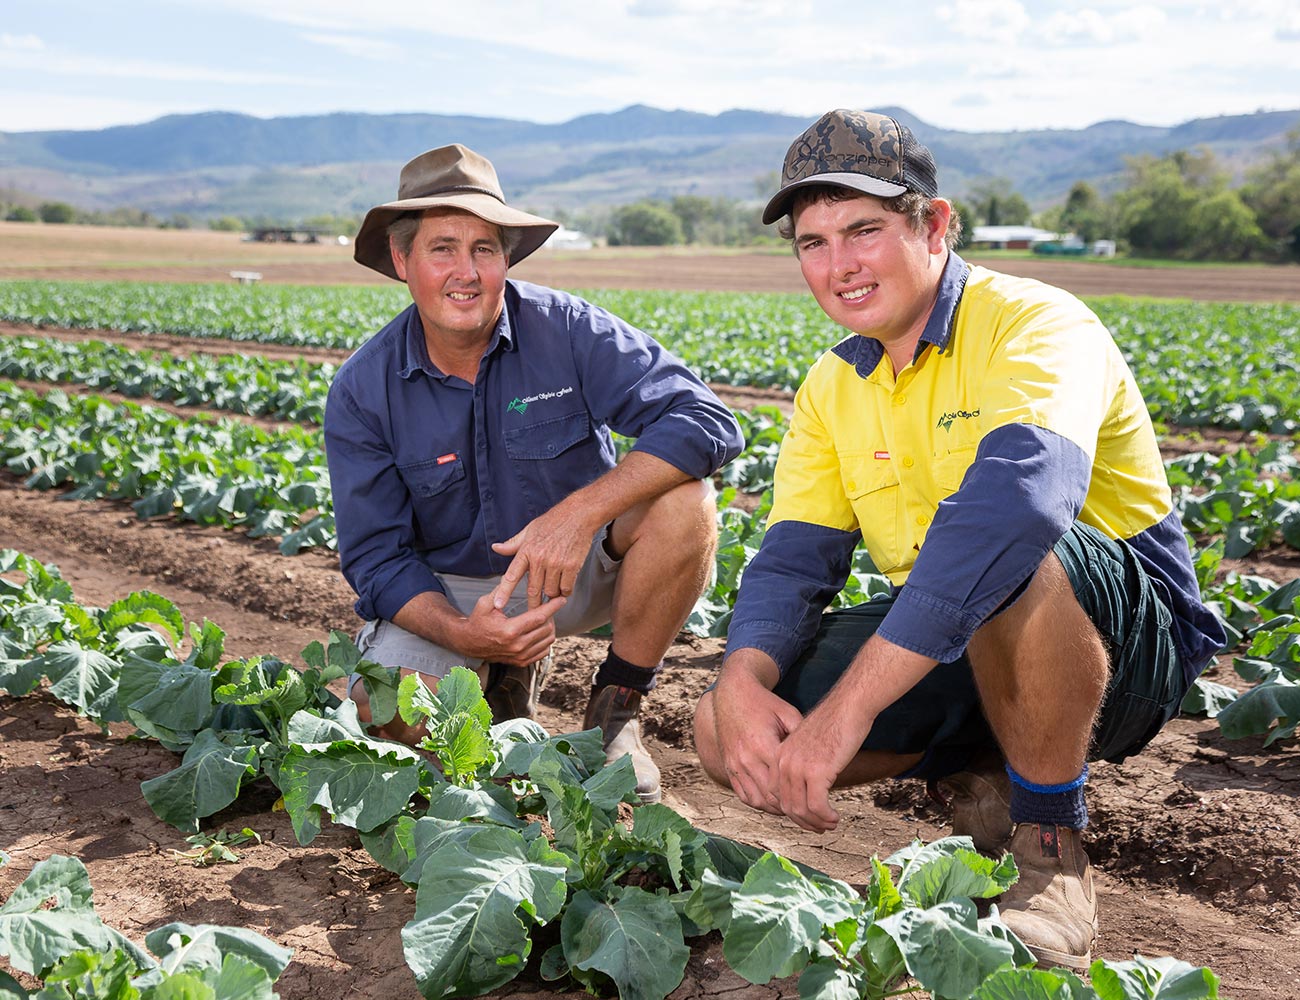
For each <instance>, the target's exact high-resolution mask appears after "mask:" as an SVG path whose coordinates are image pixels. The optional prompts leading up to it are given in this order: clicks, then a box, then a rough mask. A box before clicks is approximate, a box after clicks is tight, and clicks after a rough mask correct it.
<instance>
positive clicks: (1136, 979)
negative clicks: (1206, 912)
mask: <svg viewBox="0 0 1300 1000" xmlns="http://www.w3.org/2000/svg"><path fill="white" fill-rule="evenodd" d="M1088 976H1089V978H1090V979H1091V981H1092V988H1093V989H1094V990H1095V991H1096V992H1097V996H1098V998H1099V1000H1218V996H1219V978H1218V977H1217V976H1216V975H1215V974H1214V973H1213V972H1211V971H1210V970H1209V969H1205V968H1196V967H1194V966H1191V965H1188V964H1187V963H1186V962H1181V961H1179V960H1178V959H1175V958H1143V957H1142V956H1140V955H1138V956H1135V957H1134V959H1133V960H1132V961H1131V962H1108V961H1103V960H1099V961H1096V962H1093V963H1092V968H1091V969H1089V970H1088Z"/></svg>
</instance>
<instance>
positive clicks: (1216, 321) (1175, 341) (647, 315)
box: [0, 282, 1300, 434]
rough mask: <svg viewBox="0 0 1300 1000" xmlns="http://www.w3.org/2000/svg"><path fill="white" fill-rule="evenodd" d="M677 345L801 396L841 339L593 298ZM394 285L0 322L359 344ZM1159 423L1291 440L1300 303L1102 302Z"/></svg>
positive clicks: (81, 295) (758, 298)
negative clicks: (807, 376) (813, 368)
mask: <svg viewBox="0 0 1300 1000" xmlns="http://www.w3.org/2000/svg"><path fill="white" fill-rule="evenodd" d="M584 294H585V295H586V296H587V297H588V298H590V299H591V300H592V301H594V302H596V303H598V304H600V305H603V306H606V307H608V308H610V309H612V310H613V311H614V312H616V313H618V314H619V315H621V316H623V317H625V318H626V319H627V320H628V321H629V322H631V323H633V324H635V325H637V326H639V327H641V328H642V329H644V330H646V331H647V332H648V333H650V334H652V335H653V336H655V337H656V338H658V339H659V340H660V341H661V342H662V343H663V344H665V345H666V346H667V347H669V348H670V349H671V350H673V351H674V352H675V353H676V354H677V355H678V356H680V357H681V358H682V359H683V360H684V361H686V363H687V364H689V365H690V366H691V367H692V368H693V369H694V370H695V371H696V372H697V373H699V374H700V376H701V377H702V378H704V379H706V380H707V381H711V382H716V383H722V384H730V385H753V386H770V387H777V388H784V389H794V388H796V387H797V386H798V385H799V383H800V381H801V380H802V378H803V374H804V372H805V371H806V370H807V368H808V366H809V365H810V364H811V363H812V361H813V360H814V359H815V358H816V357H817V356H818V355H819V354H820V353H822V352H823V351H825V350H826V349H827V348H828V347H830V346H831V345H832V344H834V343H835V342H836V341H837V340H839V339H841V338H842V337H843V336H844V331H843V330H842V329H840V328H839V327H836V326H835V325H834V324H832V323H831V322H830V321H829V320H828V319H827V318H826V316H825V315H824V314H823V313H822V312H821V310H820V309H819V308H818V306H817V305H816V303H815V302H814V301H813V300H812V299H811V298H810V297H809V296H806V295H796V294H790V293H766V294H763V293H745V294H741V293H726V292H709V293H693V292H665V291H613V290H595V291H588V292H585V293H584ZM408 301H409V300H408V298H407V296H406V292H405V291H404V290H403V289H401V288H398V287H395V286H394V287H382V288H375V287H325V288H321V287H298V286H287V285H279V286H262V285H259V286H254V287H248V288H241V287H234V286H224V285H173V284H138V283H126V282H121V283H97V282H64V283H57V282H3V283H0V319H7V320H10V321H13V322H19V323H28V324H32V325H35V326H59V327H71V328H81V329H114V330H133V331H139V332H144V333H173V334H179V335H184V336H192V337H219V338H225V339H230V340H236V341H259V342H268V343H282V344H293V345H304V346H305V345H311V346H322V347H335V348H348V349H350V348H355V347H357V346H358V345H360V344H361V343H363V342H364V341H365V340H366V339H367V338H368V337H370V336H371V335H372V334H373V333H374V332H375V331H377V330H378V329H380V328H381V327H382V326H383V325H384V324H385V323H386V322H387V321H388V320H389V319H390V318H391V317H392V316H393V315H394V314H396V313H397V312H398V311H399V310H401V309H402V308H403V307H405V305H407V304H408ZM1089 304H1090V305H1091V306H1092V307H1093V308H1094V310H1095V311H1096V312H1097V313H1098V315H1099V316H1100V317H1101V319H1102V320H1103V322H1105V323H1106V324H1107V326H1108V327H1109V328H1110V329H1111V330H1112V332H1113V333H1114V335H1115V338H1116V341H1117V342H1118V343H1119V345H1120V348H1121V349H1122V350H1123V352H1124V353H1125V356H1126V357H1127V358H1128V359H1129V363H1130V364H1131V365H1132V367H1133V369H1134V374H1135V376H1136V377H1137V381H1138V384H1139V385H1140V386H1141V387H1142V390H1143V393H1144V396H1145V398H1146V400H1147V403H1148V405H1149V407H1150V408H1151V411H1152V414H1153V416H1155V417H1156V419H1158V420H1162V421H1165V422H1167V423H1177V424H1185V425H1189V426H1219V427H1232V428H1243V429H1246V430H1264V431H1268V432H1272V433H1283V434H1289V433H1293V432H1295V431H1296V430H1297V429H1298V428H1300V418H1298V417H1297V414H1296V412H1295V407H1294V400H1295V399H1297V398H1300V308H1298V307H1296V306H1291V305H1240V304H1218V305H1216V304H1207V303H1192V302H1158V301H1154V300H1136V299H1129V298H1122V297H1103V298H1097V299H1091V300H1089Z"/></svg>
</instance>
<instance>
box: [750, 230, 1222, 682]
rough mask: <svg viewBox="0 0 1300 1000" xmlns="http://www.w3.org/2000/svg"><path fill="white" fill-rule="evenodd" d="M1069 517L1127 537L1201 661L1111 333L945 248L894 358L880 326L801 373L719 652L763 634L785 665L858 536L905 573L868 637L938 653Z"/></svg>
mask: <svg viewBox="0 0 1300 1000" xmlns="http://www.w3.org/2000/svg"><path fill="white" fill-rule="evenodd" d="M1076 519H1077V520H1080V521H1083V522H1084V523H1086V524H1090V525H1092V526H1094V527H1096V528H1098V529H1099V530H1100V531H1102V532H1103V533H1104V534H1106V535H1107V536H1109V537H1111V538H1117V539H1124V540H1126V541H1127V542H1128V543H1129V544H1130V545H1131V546H1132V547H1133V548H1134V549H1135V551H1136V553H1137V554H1138V557H1139V559H1140V560H1141V562H1142V564H1143V566H1144V568H1145V569H1146V570H1147V572H1148V574H1149V575H1150V576H1152V577H1154V578H1155V580H1156V582H1157V591H1158V592H1159V593H1160V594H1161V597H1162V598H1166V599H1167V600H1166V603H1167V605H1168V606H1169V607H1170V610H1171V611H1172V612H1173V613H1174V616H1175V619H1176V624H1175V632H1176V634H1177V637H1178V640H1179V647H1180V652H1181V653H1182V655H1183V659H1184V665H1185V668H1186V670H1187V672H1188V674H1189V676H1194V675H1195V673H1199V671H1200V670H1201V669H1202V668H1203V666H1204V664H1205V662H1207V661H1208V659H1209V658H1210V656H1212V655H1213V653H1214V652H1216V651H1217V650H1218V648H1219V647H1220V645H1221V644H1222V632H1221V630H1220V628H1219V625H1218V622H1217V620H1215V619H1214V618H1213V616H1212V615H1211V614H1210V613H1209V612H1208V611H1207V610H1206V609H1205V608H1204V606H1203V605H1202V604H1201V601H1200V593H1199V587H1198V586H1197V583H1196V577H1195V573H1194V571H1193V569H1192V564H1191V556H1190V552H1189V551H1188V547H1187V542H1186V539H1185V537H1184V535H1183V532H1182V526H1181V524H1180V523H1179V521H1178V518H1177V515H1176V514H1175V513H1174V512H1173V508H1172V505H1171V498H1170V490H1169V485H1168V482H1167V480H1166V478H1165V472H1164V466H1163V463H1162V461H1161V459H1160V453H1159V449H1158V447H1157V443H1156V436H1155V432H1154V430H1153V428H1152V426H1151V419H1150V416H1149V415H1148V413H1147V409H1146V405H1145V403H1144V401H1143V399H1142V395H1141V393H1140V391H1139V390H1138V387H1137V385H1136V383H1135V382H1134V380H1133V376H1132V373H1131V372H1130V371H1129V368H1128V364H1127V363H1126V362H1125V360H1124V358H1123V356H1122V355H1121V353H1120V351H1119V348H1118V347H1117V346H1116V345H1115V342H1114V340H1113V339H1112V338H1111V335H1110V333H1109V331H1107V329H1106V328H1105V326H1104V325H1103V324H1102V323H1101V321H1100V320H1099V319H1098V318H1097V317H1096V315H1094V314H1093V312H1092V311H1091V310H1089V309H1088V308H1087V307H1086V306H1084V305H1083V303H1082V302H1080V301H1079V300H1078V299H1077V298H1075V297H1074V296H1073V295H1071V294H1069V293H1068V292H1065V291H1063V290H1061V289H1058V288H1054V287H1051V286H1049V285H1044V284H1042V283H1040V282H1037V281H1032V280H1028V279H1023V278H1016V277H1012V276H1009V275H1004V274H999V273H997V272H994V271H990V270H987V269H985V268H982V267H969V266H968V265H966V264H965V262H963V261H962V260H961V259H960V258H959V257H957V255H955V254H950V256H949V260H948V264H947V266H946V268H945V270H944V274H943V277H942V279H941V282H940V289H939V296H938V299H937V301H936V304H935V308H934V310H933V312H932V313H931V316H930V320H929V322H928V324H927V326H926V330H925V332H924V333H923V334H922V337H921V341H920V343H919V344H918V347H917V351H916V354H915V356H914V358H913V360H912V362H911V363H910V364H909V365H908V366H907V367H905V368H904V369H903V370H902V371H900V372H898V373H897V374H896V375H895V373H894V371H893V366H892V364H891V363H890V361H889V359H888V356H887V355H886V354H885V352H884V349H883V347H882V345H881V344H880V342H879V341H877V340H874V339H872V338H869V337H863V336H858V335H853V336H851V337H849V338H848V339H846V340H844V341H843V342H841V343H840V344H838V345H837V346H836V347H835V348H834V349H832V350H831V351H828V352H827V353H826V354H824V355H822V357H821V358H819V359H818V361H817V362H816V363H815V364H814V365H813V367H812V369H811V370H810V371H809V373H808V376H807V378H806V379H805V381H804V383H803V385H802V387H801V388H800V389H799V392H798V393H797V395H796V397H795V413H794V416H793V417H792V418H791V421H790V428H789V430H788V432H787V434H786V437H785V440H784V441H783V442H782V445H781V453H780V457H779V459H778V462H777V470H776V486H775V503H774V506H773V508H772V512H771V515H770V517H769V519H768V525H767V534H766V536H765V538H764V541H763V545H762V548H761V550H760V552H759V554H758V555H757V556H756V557H755V559H754V560H753V562H752V564H751V565H750V566H749V567H748V568H747V569H746V571H745V575H744V577H743V581H742V588H741V593H740V595H739V598H738V602H737V606H736V611H735V614H734V615H733V619H732V625H731V628H730V631H729V636H728V650H729V651H730V650H733V649H738V648H743V647H746V646H748V647H753V648H758V649H762V650H763V651H765V652H767V653H768V654H769V655H771V656H772V657H773V658H774V659H775V660H776V661H777V663H778V665H779V666H780V667H781V669H782V670H783V671H784V670H785V669H786V668H787V667H788V666H789V664H790V663H791V662H793V660H794V659H795V657H797V655H798V654H799V653H800V652H801V651H802V649H803V648H804V646H806V644H807V642H808V641H809V640H810V638H811V635H812V632H813V630H815V628H816V623H817V617H818V616H819V615H820V613H821V611H822V610H823V609H824V608H825V606H826V604H827V603H828V602H829V600H830V599H831V597H833V596H834V594H835V593H836V592H837V591H838V590H839V589H840V588H841V587H843V585H844V580H845V578H846V576H847V573H848V567H849V562H850V560H851V557H852V550H853V547H854V546H855V544H856V543H857V541H858V540H859V538H860V539H861V541H862V544H863V545H864V546H865V547H866V549H867V551H868V553H869V554H870V555H871V558H872V560H873V561H874V562H875V564H876V566H877V567H878V568H879V569H880V570H881V572H883V573H886V574H887V575H888V576H889V578H890V580H891V581H892V582H893V583H894V584H895V586H896V587H901V590H899V591H898V594H897V597H896V600H895V603H894V607H893V609H892V610H891V611H890V612H889V614H888V615H887V616H886V618H885V620H884V623H883V624H882V626H881V628H880V634H881V635H882V636H883V637H884V638H886V639H889V640H890V641H892V642H895V643H897V644H898V645H900V646H903V647H905V648H908V649H911V650H914V651H915V652H918V653H921V654H923V655H926V656H930V657H932V658H934V659H936V660H939V661H941V662H949V661H951V660H954V659H956V658H957V657H959V656H960V655H961V654H962V653H963V652H964V650H965V648H966V644H967V643H968V642H969V641H970V637H971V635H972V634H973V633H974V631H975V630H976V629H977V628H978V627H979V626H980V625H981V624H982V623H983V622H984V621H985V620H987V618H988V617H989V616H990V615H992V614H993V612H994V611H996V610H997V608H998V607H999V606H1000V605H1001V604H1002V603H1003V602H1004V601H1005V600H1006V599H1007V597H1008V596H1009V595H1011V594H1012V593H1013V592H1014V591H1015V590H1016V589H1017V588H1018V587H1019V586H1021V585H1022V584H1023V583H1024V582H1025V581H1026V580H1027V579H1028V578H1029V577H1030V576H1031V575H1032V573H1033V572H1034V570H1035V569H1036V568H1037V566H1038V565H1039V564H1040V563H1041V562H1042V560H1043V558H1044V557H1045V556H1046V555H1047V553H1048V552H1049V551H1050V550H1051V548H1052V546H1053V545H1055V543H1056V542H1057V541H1059V540H1060V538H1061V536H1062V535H1064V534H1065V532H1066V531H1067V530H1069V528H1070V526H1071V524H1073V523H1074V521H1075V520H1076Z"/></svg>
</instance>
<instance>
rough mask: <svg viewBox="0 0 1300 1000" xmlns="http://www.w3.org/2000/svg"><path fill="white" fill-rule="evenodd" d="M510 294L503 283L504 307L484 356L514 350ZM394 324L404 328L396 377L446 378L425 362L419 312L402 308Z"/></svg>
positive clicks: (422, 325)
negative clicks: (504, 289)
mask: <svg viewBox="0 0 1300 1000" xmlns="http://www.w3.org/2000/svg"><path fill="white" fill-rule="evenodd" d="M511 291H512V289H511V287H510V283H509V282H507V283H506V297H505V298H506V301H505V305H504V306H503V308H502V309H501V315H500V316H499V317H497V325H496V327H495V329H493V331H492V338H491V339H490V340H489V341H488V346H487V351H486V352H485V353H486V354H491V353H492V352H493V351H495V350H496V349H497V347H498V346H502V349H503V350H507V351H511V350H514V343H515V336H514V331H513V329H511V326H510V312H511V302H512V299H513V298H514V296H512V295H511ZM398 321H399V322H401V323H403V324H404V329H403V334H402V352H401V355H400V356H399V358H398V361H399V366H398V369H397V374H398V377H399V378H403V379H407V380H409V379H410V378H411V376H412V375H414V374H415V373H416V372H417V371H421V372H424V373H425V374H426V375H429V376H432V377H433V378H436V379H445V378H447V375H446V373H445V372H443V371H441V370H439V369H438V367H437V366H436V365H434V363H433V362H432V361H430V360H429V348H428V346H427V345H426V344H425V342H424V324H422V323H421V322H420V311H419V310H418V309H416V308H415V303H414V302H412V303H411V304H410V305H409V306H407V307H406V311H405V312H404V313H403V314H402V315H401V316H400V317H398Z"/></svg>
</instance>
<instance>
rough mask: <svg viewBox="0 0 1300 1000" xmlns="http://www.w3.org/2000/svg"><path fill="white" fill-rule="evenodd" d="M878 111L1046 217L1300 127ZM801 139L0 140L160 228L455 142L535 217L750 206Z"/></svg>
mask: <svg viewBox="0 0 1300 1000" xmlns="http://www.w3.org/2000/svg"><path fill="white" fill-rule="evenodd" d="M882 110H885V111H887V112H888V113H890V114H893V115H894V116H895V117H897V118H898V119H899V120H900V121H902V122H903V123H904V124H906V125H907V126H908V127H910V128H911V129H912V131H913V132H914V133H915V134H916V137H917V138H918V139H919V140H920V141H921V142H923V143H925V144H926V145H928V146H929V147H930V149H931V150H932V151H933V152H934V155H935V159H936V160H937V161H938V163H939V181H940V188H941V190H942V192H943V193H944V194H948V195H952V196H956V197H961V196H962V194H963V193H964V192H965V191H967V190H968V189H969V188H970V186H971V185H972V184H973V183H975V182H977V181H979V180H980V179H984V178H992V177H1000V178H1006V179H1007V180H1008V181H1009V182H1010V184H1011V187H1012V189H1013V190H1015V191H1018V192H1019V193H1020V194H1022V195H1023V196H1024V197H1025V198H1026V199H1027V200H1028V201H1029V202H1030V204H1031V205H1032V206H1033V207H1034V208H1035V209H1039V208H1043V207H1046V206H1048V205H1050V204H1053V203H1057V202H1060V201H1061V200H1063V199H1064V197H1065V195H1066V193H1067V192H1068V191H1069V189H1070V186H1071V185H1072V184H1074V183H1075V182H1076V181H1080V180H1084V181H1088V182H1089V183H1091V184H1092V185H1093V186H1094V187H1096V188H1098V189H1099V190H1101V191H1103V192H1105V191H1109V190H1113V189H1114V188H1115V187H1116V186H1118V185H1119V184H1120V182H1121V180H1122V177H1123V172H1124V166H1125V159H1126V157H1130V156H1137V155H1141V154H1151V155H1154V156H1162V155H1165V154H1167V153H1170V152H1173V151H1175V150H1179V149H1197V148H1201V147H1204V148H1208V149H1210V150H1211V151H1213V152H1214V154H1215V155H1216V157H1217V158H1218V159H1219V162H1220V163H1221V164H1223V165H1224V166H1226V167H1227V168H1228V169H1230V170H1232V171H1233V172H1234V174H1235V175H1236V176H1238V177H1240V176H1241V174H1242V173H1243V172H1244V171H1245V169H1246V168H1248V167H1249V166H1250V165H1251V164H1252V163H1255V162H1257V161H1259V160H1260V159H1262V158H1264V157H1266V156H1267V155H1268V154H1269V153H1270V152H1272V151H1275V150H1279V149H1281V148H1283V146H1284V145H1285V143H1286V142H1287V135H1288V132H1290V131H1291V130H1294V129H1296V128H1298V127H1300V109H1297V110H1293V111H1261V112H1257V113H1255V114H1251V115H1233V116H1223V117H1217V118H1200V119H1195V120H1193V121H1188V122H1184V123H1182V124H1180V125H1176V126H1169V127H1156V126H1147V125H1137V124H1134V123H1132V122H1126V121H1104V122H1099V123H1097V124H1096V125H1092V126H1089V127H1088V128H1084V129H1051V130H1034V131H1023V132H1020V131H1016V132H965V131H958V130H953V129H942V128H938V127H936V126H933V125H929V124H927V123H926V122H924V121H922V120H921V119H919V118H917V117H916V116H915V115H912V114H910V113H909V112H907V111H905V110H903V109H900V108H892V109H882ZM808 124H810V119H805V118H802V117H794V116H790V115H783V114H774V113H768V112H762V111H744V110H734V111H726V112H723V113H722V114H718V115H707V114H700V113H697V112H690V111H666V110H662V109H658V108H652V107H647V106H645V105H633V106H631V107H628V108H624V109H623V110H621V111H616V112H611V113H606V114H590V115H583V116H581V117H578V118H574V119H571V120H570V121H566V122H561V123H558V124H551V125H546V124H537V123H535V122H528V121H521V120H517V119H509V118H483V117H471V116H450V115H433V114H392V115H376V114H356V113H335V114H328V115H313V116H301V117H284V118H265V119H264V118H255V117H252V116H250V115H245V114H235V113H230V112H219V111H214V112H206V113H202V114H187V115H169V116H167V117H164V118H159V119H157V120H155V121H151V122H147V123H145V124H140V125H120V126H115V127H112V128H104V129H96V130H85V131H44V132H7V133H6V132H0V199H3V200H9V201H23V200H26V201H48V200H60V201H67V202H70V203H72V204H73V205H76V206H77V207H79V208H84V209H114V208H121V207H131V208H139V209H143V210H146V211H149V212H151V213H153V214H154V215H158V216H163V217H165V216H168V215H172V214H174V213H186V214H190V215H193V216H197V217H200V218H208V217H213V216H218V215H227V214H229V215H238V216H266V217H271V218H276V219H280V220H285V221H289V220H301V219H303V218H306V217H309V216H312V215H318V214H338V215H350V214H353V213H359V212H361V211H364V210H365V209H367V208H369V207H370V206H371V205H374V204H378V203H380V202H383V201H387V200H390V199H391V198H393V197H394V195H395V192H396V188H397V175H398V171H399V170H400V168H401V164H402V163H404V162H405V161H406V160H408V159H410V158H411V157H412V156H414V155H416V154H418V153H420V152H422V151H423V150H426V149H430V148H433V147H435V146H440V145H444V144H446V143H450V142H461V143H464V144H465V145H467V146H470V147H471V148H473V149H475V150H477V151H479V152H481V153H483V154H484V155H486V156H488V157H489V158H491V159H492V161H493V163H494V164H495V166H496V168H497V172H498V174H499V175H500V177H501V180H502V183H503V186H504V188H505V192H506V197H507V200H509V201H510V202H511V203H512V204H516V205H518V206H520V207H523V208H531V209H533V210H534V211H538V212H554V211H560V210H580V209H583V208H590V207H593V206H597V205H613V204H623V203H626V202H629V201H635V200H637V199H639V198H669V197H672V196H673V195H678V194H695V195H704V196H708V197H714V196H726V197H730V198H738V199H757V198H759V197H760V196H761V197H766V195H767V193H768V192H769V191H770V190H771V189H772V187H773V184H774V183H775V177H776V171H777V169H778V168H779V166H780V164H781V160H782V157H783V156H784V154H785V150H786V147H787V146H788V145H789V143H790V141H791V140H792V139H793V138H794V137H795V136H796V135H798V134H799V133H800V132H801V131H803V129H804V128H806V127H807V126H808Z"/></svg>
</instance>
